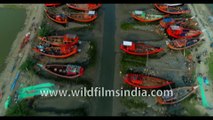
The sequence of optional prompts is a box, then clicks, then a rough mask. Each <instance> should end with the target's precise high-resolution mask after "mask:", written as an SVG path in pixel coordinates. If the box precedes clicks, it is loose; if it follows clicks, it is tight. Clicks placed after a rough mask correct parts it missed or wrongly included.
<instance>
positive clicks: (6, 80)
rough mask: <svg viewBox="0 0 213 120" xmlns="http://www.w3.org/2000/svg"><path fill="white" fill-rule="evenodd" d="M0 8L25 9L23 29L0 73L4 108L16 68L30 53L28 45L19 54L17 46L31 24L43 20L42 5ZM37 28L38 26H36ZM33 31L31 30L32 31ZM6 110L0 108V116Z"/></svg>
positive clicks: (1, 102)
mask: <svg viewBox="0 0 213 120" xmlns="http://www.w3.org/2000/svg"><path fill="white" fill-rule="evenodd" d="M0 7H9V8H11V7H13V8H14V9H15V8H17V7H18V8H20V7H21V8H25V9H26V11H27V17H26V20H25V23H24V26H25V27H24V28H23V30H22V31H20V32H19V33H18V35H17V37H16V39H15V40H14V42H13V44H12V47H11V50H10V53H9V55H8V58H7V59H6V61H7V65H6V68H5V69H4V71H3V72H2V73H1V75H0V77H1V81H0V88H1V91H2V92H3V97H2V99H1V101H0V106H4V103H5V101H6V99H7V97H8V96H9V95H10V94H11V93H12V92H10V86H11V84H12V82H13V79H14V78H15V75H16V73H17V72H18V71H19V70H18V68H19V66H20V65H21V63H22V62H23V61H25V59H26V58H27V56H28V53H29V52H30V51H31V49H30V44H28V45H27V46H25V48H24V49H23V50H22V51H21V52H19V46H20V44H21V42H22V40H23V38H24V36H25V34H26V33H27V32H29V31H30V29H32V24H33V23H34V24H37V25H39V24H40V23H41V21H42V18H43V14H42V13H43V5H42V4H20V5H6V4H5V5H0ZM36 27H38V26H36ZM32 30H33V29H32ZM30 32H31V39H33V38H34V37H35V36H36V35H35V34H36V32H35V31H30ZM17 62H19V64H18V65H17V66H16V68H14V70H13V72H11V70H12V68H13V66H14V65H15V64H17ZM5 112H6V110H5V109H4V107H1V108H0V116H3V115H5Z"/></svg>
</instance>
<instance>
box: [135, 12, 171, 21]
mask: <svg viewBox="0 0 213 120" xmlns="http://www.w3.org/2000/svg"><path fill="white" fill-rule="evenodd" d="M168 16H169V15H168V14H167V15H164V16H163V17H161V18H157V19H153V20H147V19H143V18H140V17H138V16H136V15H134V14H133V13H131V17H132V18H134V19H135V20H138V21H140V22H155V21H159V20H161V19H163V18H164V17H168Z"/></svg>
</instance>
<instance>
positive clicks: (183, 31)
mask: <svg viewBox="0 0 213 120" xmlns="http://www.w3.org/2000/svg"><path fill="white" fill-rule="evenodd" d="M166 32H167V34H168V35H169V36H171V37H173V38H192V37H197V36H199V35H200V34H201V33H202V32H201V31H200V30H193V29H188V28H183V27H181V26H177V25H171V26H169V27H168V28H167V30H166Z"/></svg>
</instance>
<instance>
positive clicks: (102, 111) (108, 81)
mask: <svg viewBox="0 0 213 120" xmlns="http://www.w3.org/2000/svg"><path fill="white" fill-rule="evenodd" d="M103 9H104V33H103V42H102V43H103V45H102V46H103V48H102V53H101V56H102V57H101V64H100V65H101V71H100V79H99V86H100V87H104V89H109V90H112V89H113V81H114V80H113V79H114V66H115V40H114V37H115V30H116V22H115V4H104V5H103ZM112 103H113V98H112V97H97V98H96V110H95V114H96V115H95V116H112Z"/></svg>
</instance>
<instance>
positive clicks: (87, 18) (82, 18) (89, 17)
mask: <svg viewBox="0 0 213 120" xmlns="http://www.w3.org/2000/svg"><path fill="white" fill-rule="evenodd" d="M67 16H68V17H69V18H70V19H72V20H74V21H77V22H83V23H87V22H92V21H94V20H95V19H96V18H97V17H98V15H97V13H96V12H95V11H85V12H77V13H67Z"/></svg>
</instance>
